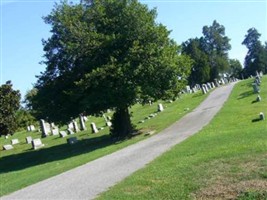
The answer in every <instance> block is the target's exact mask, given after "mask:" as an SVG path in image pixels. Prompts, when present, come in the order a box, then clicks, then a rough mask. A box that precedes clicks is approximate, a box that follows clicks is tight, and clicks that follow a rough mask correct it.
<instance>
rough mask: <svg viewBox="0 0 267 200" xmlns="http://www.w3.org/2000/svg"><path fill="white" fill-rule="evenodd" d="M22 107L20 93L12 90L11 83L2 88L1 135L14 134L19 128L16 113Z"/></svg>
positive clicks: (0, 108)
mask: <svg viewBox="0 0 267 200" xmlns="http://www.w3.org/2000/svg"><path fill="white" fill-rule="evenodd" d="M19 107H20V92H19V91H18V90H13V89H12V84H11V81H7V82H6V83H5V84H3V85H1V86H0V135H7V134H13V133H14V132H15V130H16V128H17V123H16V112H17V110H18V109H19Z"/></svg>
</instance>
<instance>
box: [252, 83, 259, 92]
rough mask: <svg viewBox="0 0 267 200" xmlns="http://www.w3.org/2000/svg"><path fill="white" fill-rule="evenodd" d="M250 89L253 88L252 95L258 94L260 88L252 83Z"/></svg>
mask: <svg viewBox="0 0 267 200" xmlns="http://www.w3.org/2000/svg"><path fill="white" fill-rule="evenodd" d="M252 87H253V91H254V93H259V92H260V88H259V87H258V85H257V84H256V83H252Z"/></svg>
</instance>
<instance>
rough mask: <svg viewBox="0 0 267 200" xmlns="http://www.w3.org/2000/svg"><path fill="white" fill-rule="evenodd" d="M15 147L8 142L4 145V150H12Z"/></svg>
mask: <svg viewBox="0 0 267 200" xmlns="http://www.w3.org/2000/svg"><path fill="white" fill-rule="evenodd" d="M11 149H14V147H13V146H12V145H11V144H6V145H4V146H3V150H11Z"/></svg>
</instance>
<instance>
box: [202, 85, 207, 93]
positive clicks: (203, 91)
mask: <svg viewBox="0 0 267 200" xmlns="http://www.w3.org/2000/svg"><path fill="white" fill-rule="evenodd" d="M201 90H202V93H203V94H206V93H207V91H206V88H205V87H204V86H202V87H201Z"/></svg>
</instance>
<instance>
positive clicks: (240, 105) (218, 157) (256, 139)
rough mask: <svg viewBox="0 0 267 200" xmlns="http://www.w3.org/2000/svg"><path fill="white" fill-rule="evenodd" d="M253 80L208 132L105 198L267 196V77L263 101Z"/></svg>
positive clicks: (239, 86) (237, 93)
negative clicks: (254, 89) (264, 116)
mask: <svg viewBox="0 0 267 200" xmlns="http://www.w3.org/2000/svg"><path fill="white" fill-rule="evenodd" d="M251 83H252V79H248V80H245V81H241V82H239V83H238V84H237V85H236V86H235V88H234V90H233V92H232V93H231V95H230V98H229V100H228V101H227V102H226V103H225V105H224V107H223V108H222V110H221V111H220V112H219V113H218V114H217V115H216V116H215V118H214V119H213V120H212V122H211V123H210V124H209V125H207V126H206V127H205V128H204V129H203V130H202V131H200V132H199V133H197V134H196V135H194V136H192V137H190V138H189V139H187V140H186V141H184V142H182V143H181V144H178V145H176V146H175V147H173V148H172V149H171V150H170V151H168V152H166V153H165V154H163V155H162V156H160V157H158V158H157V159H155V160H154V161H153V162H151V163H150V164H149V165H148V166H147V167H145V168H143V169H141V170H139V171H137V172H136V173H134V174H133V175H132V176H130V177H128V178H126V179H125V180H124V181H122V182H121V183H119V184H117V185H115V186H114V187H112V188H111V189H110V190H109V191H107V192H105V193H103V194H102V195H101V196H100V197H99V199H109V200H110V199H116V200H118V199H123V200H125V199H127V200H128V199H134V200H137V199H239V200H241V199H242V200H245V199H246V200H248V199H265V200H266V199H267V122H266V120H265V121H259V120H258V118H259V113H260V112H264V114H265V115H267V112H266V111H267V77H266V76H265V77H264V78H263V83H262V84H261V92H260V95H261V97H262V101H261V102H255V99H256V97H257V94H254V93H253V89H252V86H251Z"/></svg>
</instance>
